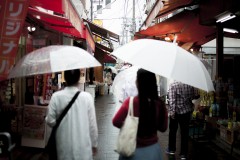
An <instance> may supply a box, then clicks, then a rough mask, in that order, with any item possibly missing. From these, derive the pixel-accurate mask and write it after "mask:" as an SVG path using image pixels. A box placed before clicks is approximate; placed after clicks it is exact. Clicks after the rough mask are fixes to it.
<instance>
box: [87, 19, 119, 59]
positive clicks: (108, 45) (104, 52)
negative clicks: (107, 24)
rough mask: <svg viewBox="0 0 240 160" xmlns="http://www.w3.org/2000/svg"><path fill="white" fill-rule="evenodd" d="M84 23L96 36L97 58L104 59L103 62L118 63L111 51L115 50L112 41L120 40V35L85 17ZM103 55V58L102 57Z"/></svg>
mask: <svg viewBox="0 0 240 160" xmlns="http://www.w3.org/2000/svg"><path fill="white" fill-rule="evenodd" d="M83 21H84V22H85V23H84V24H85V25H86V24H87V25H88V26H89V28H90V30H91V33H92V34H93V35H94V36H96V37H97V38H95V45H96V49H95V55H96V57H98V58H97V59H98V60H99V59H102V61H101V60H100V61H101V62H102V63H116V59H114V58H113V57H111V56H110V53H111V52H113V44H112V41H115V42H119V35H117V34H115V33H113V32H111V31H109V30H107V29H104V28H102V27H100V26H98V25H96V24H94V23H92V22H90V21H88V20H85V19H83ZM99 56H100V57H101V56H102V58H100V57H99Z"/></svg>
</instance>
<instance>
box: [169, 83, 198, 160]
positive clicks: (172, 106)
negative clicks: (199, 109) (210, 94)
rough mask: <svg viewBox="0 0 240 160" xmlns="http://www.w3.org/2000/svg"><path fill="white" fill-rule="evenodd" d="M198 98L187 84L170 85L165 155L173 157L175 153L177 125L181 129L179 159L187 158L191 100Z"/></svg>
mask: <svg viewBox="0 0 240 160" xmlns="http://www.w3.org/2000/svg"><path fill="white" fill-rule="evenodd" d="M198 97H199V95H198V92H197V90H196V89H195V88H194V87H192V86H189V85H187V84H184V83H181V82H178V81H174V82H173V83H171V84H170V86H169V90H168V99H169V108H168V112H169V114H170V122H169V142H168V148H167V150H166V153H167V154H170V155H174V154H175V151H176V134H177V129H178V124H179V125H180V129H181V149H180V157H181V159H186V158H187V153H188V135H189V123H190V118H191V113H192V111H193V107H194V105H193V103H192V100H193V99H197V98H198Z"/></svg>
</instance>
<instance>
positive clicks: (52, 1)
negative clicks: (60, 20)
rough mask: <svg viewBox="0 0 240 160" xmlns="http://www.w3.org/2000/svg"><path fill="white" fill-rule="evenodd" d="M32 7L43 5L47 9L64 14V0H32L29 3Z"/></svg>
mask: <svg viewBox="0 0 240 160" xmlns="http://www.w3.org/2000/svg"><path fill="white" fill-rule="evenodd" d="M29 5H30V6H31V7H32V8H36V7H41V8H44V9H47V10H51V11H54V12H57V13H59V14H64V8H63V1H62V0H30V4H29Z"/></svg>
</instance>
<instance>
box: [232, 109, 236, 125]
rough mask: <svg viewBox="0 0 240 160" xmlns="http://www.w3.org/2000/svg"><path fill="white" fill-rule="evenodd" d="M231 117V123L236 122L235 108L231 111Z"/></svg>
mask: <svg viewBox="0 0 240 160" xmlns="http://www.w3.org/2000/svg"><path fill="white" fill-rule="evenodd" d="M232 116H233V122H236V121H237V113H236V110H235V108H234V110H233V113H232Z"/></svg>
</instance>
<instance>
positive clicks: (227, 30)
mask: <svg viewBox="0 0 240 160" xmlns="http://www.w3.org/2000/svg"><path fill="white" fill-rule="evenodd" d="M223 31H224V32H229V33H238V31H237V30H236V29H231V28H223Z"/></svg>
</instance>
